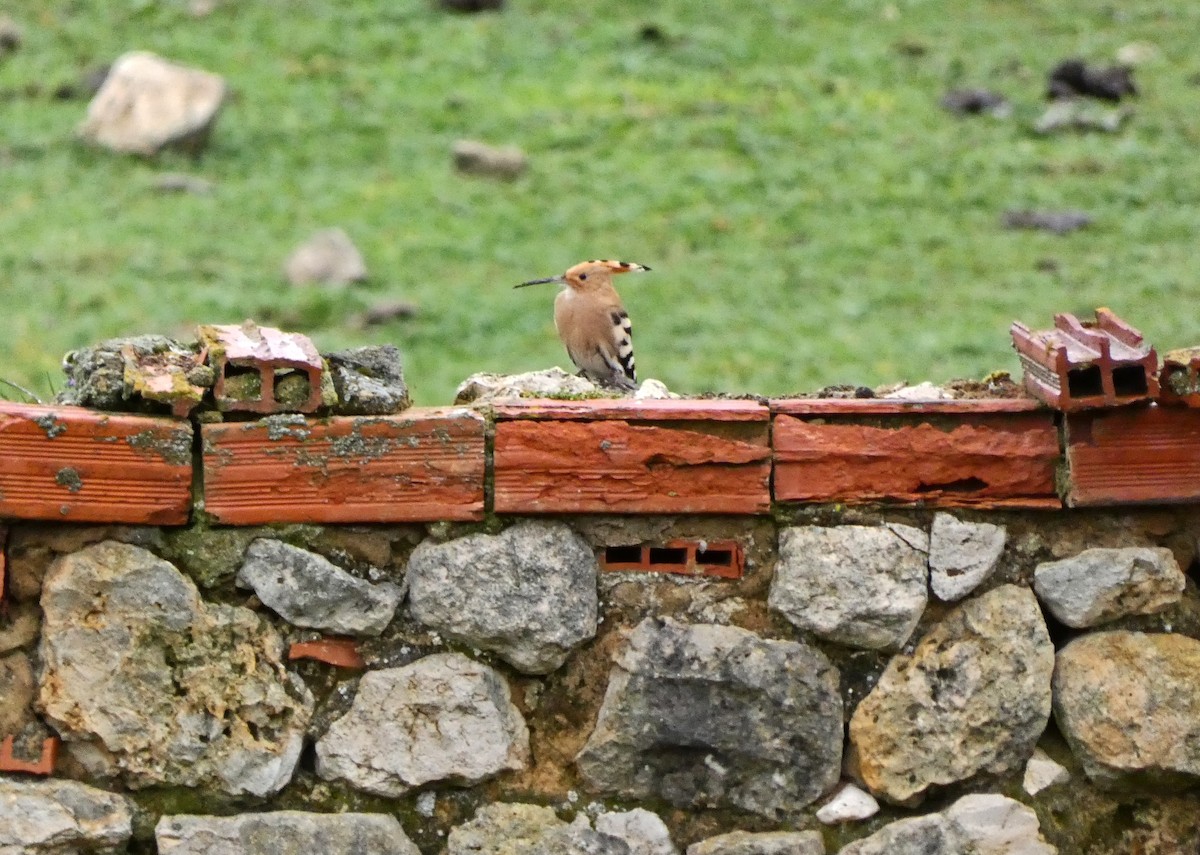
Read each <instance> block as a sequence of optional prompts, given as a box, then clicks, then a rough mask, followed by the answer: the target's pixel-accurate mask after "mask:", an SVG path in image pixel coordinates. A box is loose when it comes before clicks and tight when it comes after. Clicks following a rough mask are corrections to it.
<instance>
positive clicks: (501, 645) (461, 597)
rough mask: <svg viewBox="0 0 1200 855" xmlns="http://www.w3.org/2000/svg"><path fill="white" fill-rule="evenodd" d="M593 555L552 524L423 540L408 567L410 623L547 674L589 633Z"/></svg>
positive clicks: (594, 610) (594, 604) (593, 607)
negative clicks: (417, 622) (433, 540)
mask: <svg viewBox="0 0 1200 855" xmlns="http://www.w3.org/2000/svg"><path fill="white" fill-rule="evenodd" d="M597 572H598V567H597V564H596V556H595V555H594V553H593V552H592V548H591V547H590V546H588V544H587V542H586V541H584V540H583V538H581V537H580V536H579V535H578V534H576V533H575V532H573V531H572V530H571V529H570V528H569V527H567V526H566V525H564V524H562V523H558V522H526V523H520V524H518V525H515V526H513V527H512V528H509V529H506V530H505V531H503V532H501V533H500V534H498V535H489V534H472V535H468V536H467V537H461V538H458V539H457V540H452V541H449V542H447V543H433V542H432V541H425V542H424V543H422V544H420V545H419V546H418V547H417V548H416V549H415V550H413V553H412V557H411V558H410V559H409V562H408V571H407V577H406V578H407V581H408V586H409V592H408V598H409V607H410V609H411V611H412V616H413V617H414V618H415V619H416V620H417V621H419V622H420V623H422V624H424V625H425V626H427V627H429V628H431V629H434V630H437V631H438V632H439V633H441V634H442V635H444V636H445V637H447V638H450V639H453V640H455V641H458V642H460V643H462V644H469V645H471V646H472V647H478V648H481V649H483V650H491V651H493V652H495V653H497V654H499V655H500V657H501V658H503V659H504V660H505V661H506V662H508V663H509V664H510V665H512V666H513V667H514V668H516V669H517V670H519V671H522V672H524V673H526V674H548V673H550V672H551V671H553V670H554V669H556V668H558V667H559V666H560V665H562V664H563V662H565V661H566V659H567V657H568V656H569V655H570V654H571V651H572V650H574V649H575V648H577V647H579V646H580V645H581V644H583V643H584V642H585V641H587V640H588V639H589V638H591V637H592V636H594V635H595V634H596V621H597V617H598V608H599V604H598V597H597V594H596V574H597Z"/></svg>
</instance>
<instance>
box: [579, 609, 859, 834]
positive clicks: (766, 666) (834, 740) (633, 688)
mask: <svg viewBox="0 0 1200 855" xmlns="http://www.w3.org/2000/svg"><path fill="white" fill-rule="evenodd" d="M841 751H842V701H841V696H840V695H839V693H838V672H837V670H836V669H835V668H834V667H833V666H832V665H831V664H830V663H829V660H828V659H826V658H825V655H824V654H822V653H821V652H820V651H818V650H815V649H814V648H812V647H809V646H808V645H806V644H802V643H798V642H791V641H773V640H768V639H763V638H760V637H759V636H757V635H755V634H754V633H752V632H749V631H747V630H744V629H738V628H735V627H728V626H716V625H711V624H699V625H694V626H689V625H687V624H683V623H679V622H677V621H675V620H671V619H666V620H656V619H653V618H647V619H646V620H643V621H642V622H641V623H640V624H638V626H637V627H636V628H635V629H634V630H633V632H632V633H631V634H630V636H629V639H628V642H627V644H626V645H625V647H624V648H623V649H622V650H621V651H620V652H619V653H618V654H617V656H616V658H615V662H614V667H613V670H612V672H611V674H610V676H609V681H608V689H607V691H606V693H605V695H604V702H603V704H602V706H601V709H600V713H599V716H598V719H597V722H596V727H595V729H594V730H593V731H592V734H591V736H590V737H589V738H588V741H587V744H586V745H584V747H583V750H582V751H581V752H580V753H579V755H578V757H577V758H576V762H577V764H578V766H579V770H580V772H582V774H583V777H584V779H585V780H586V781H587V782H588V783H589V785H590V786H592V787H594V788H596V789H598V790H600V791H602V792H605V793H613V794H616V795H620V796H623V797H627V798H632V799H662V800H664V801H667V802H669V803H671V804H674V805H677V806H680V807H708V808H740V809H743V810H748V811H752V812H754V813H758V814H762V815H764V816H768V817H772V818H776V817H778V816H780V815H781V814H785V813H788V812H792V811H797V810H799V809H801V808H803V807H804V806H805V805H807V804H809V803H810V802H812V801H814V800H815V799H816V798H818V797H819V796H820V795H821V794H822V793H824V792H825V791H827V790H828V789H829V788H830V787H832V786H833V784H834V783H836V782H837V779H838V772H839V769H840V766H841Z"/></svg>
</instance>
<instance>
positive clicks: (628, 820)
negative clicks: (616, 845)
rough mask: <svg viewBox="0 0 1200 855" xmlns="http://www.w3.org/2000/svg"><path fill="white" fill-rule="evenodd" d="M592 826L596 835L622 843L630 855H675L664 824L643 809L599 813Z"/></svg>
mask: <svg viewBox="0 0 1200 855" xmlns="http://www.w3.org/2000/svg"><path fill="white" fill-rule="evenodd" d="M592 825H593V826H594V827H595V829H596V831H599V832H601V833H603V834H607V835H610V836H612V837H619V838H621V839H622V840H624V841H625V842H626V843H627V844H629V852H630V855H679V850H678V849H676V848H675V844H674V843H672V842H671V832H670V831H668V830H667V826H666V824H665V823H664V822H663V821H662V819H660V818H659V816H658V814H656V813H651V812H650V811H648V810H645V809H644V808H634V809H633V810H628V811H621V812H615V813H602V814H600V815H599V816H598V817H596V820H595V822H593V823H592Z"/></svg>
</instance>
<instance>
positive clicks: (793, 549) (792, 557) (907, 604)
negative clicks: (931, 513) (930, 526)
mask: <svg viewBox="0 0 1200 855" xmlns="http://www.w3.org/2000/svg"><path fill="white" fill-rule="evenodd" d="M928 556H929V538H928V536H927V535H926V534H925V532H923V531H921V530H920V529H916V528H912V527H911V526H906V525H894V524H887V525H881V526H858V525H844V526H835V527H832V528H823V527H820V526H804V527H797V528H786V529H784V530H783V531H781V532H780V533H779V564H778V565H777V566H776V568H775V577H774V578H773V579H772V580H771V592H770V595H769V597H768V599H767V603H768V605H769V606H770V607H771V608H772V609H774V610H775V611H777V612H779V613H780V614H782V615H783V616H784V617H785V618H787V619H788V620H789V621H790V622H791V623H793V624H795V625H796V626H797V627H799V628H800V629H804V630H808V631H809V632H813V633H816V634H817V635H819V636H820V637H821V638H826V639H828V640H830V641H833V642H836V643H838V644H844V645H847V646H849V647H860V648H865V649H868V650H898V649H899V648H900V647H902V646H903V645H904V643H905V642H906V641H908V637H909V636H910V635H912V631H913V629H915V628H916V625H917V621H918V620H920V618H921V613H922V612H923V611H924V610H925V603H926V600H927V599H928V594H927V589H928V578H929V567H928V563H929V557H928Z"/></svg>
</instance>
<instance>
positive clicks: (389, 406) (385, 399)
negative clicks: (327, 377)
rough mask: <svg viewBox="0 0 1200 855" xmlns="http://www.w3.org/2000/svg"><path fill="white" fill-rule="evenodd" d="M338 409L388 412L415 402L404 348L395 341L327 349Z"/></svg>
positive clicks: (368, 413)
mask: <svg viewBox="0 0 1200 855" xmlns="http://www.w3.org/2000/svg"><path fill="white" fill-rule="evenodd" d="M325 358H326V359H327V360H328V361H329V371H330V373H331V374H332V375H333V387H334V389H336V390H337V397H338V404H337V412H338V413H339V414H341V415H348V416H387V415H393V414H395V413H399V412H401V411H403V410H406V409H408V408H409V406H410V405H411V403H412V402H411V401H410V400H409V397H408V386H407V385H406V384H405V382H404V367H403V365H402V364H401V358H400V350H399V348H397V347H395V346H394V345H390V344H383V345H371V346H368V347H354V348H351V349H349V350H339V351H338V352H336V353H327V354H325Z"/></svg>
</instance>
